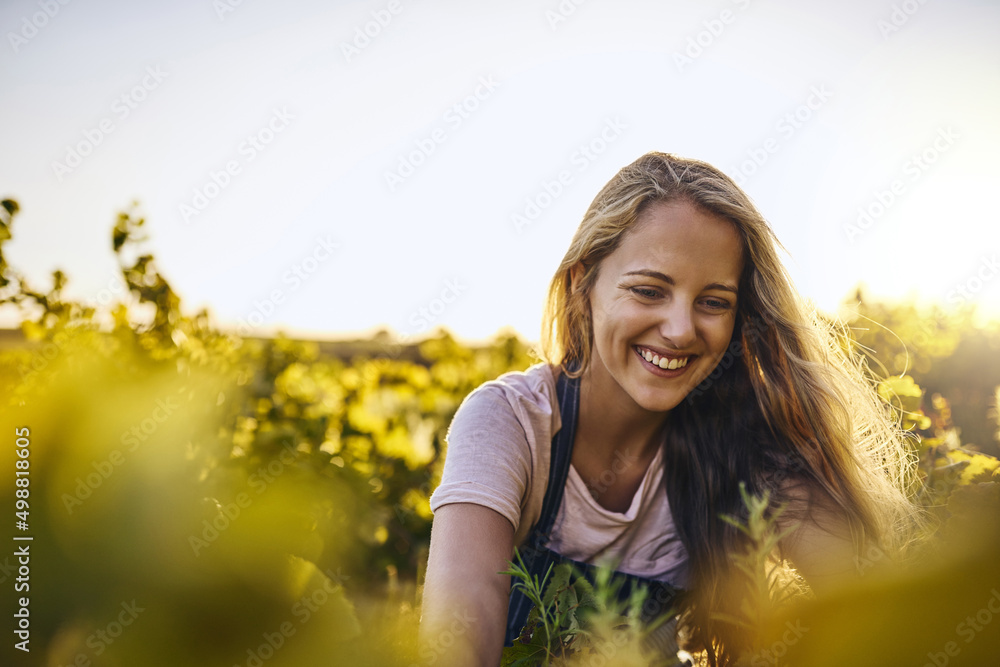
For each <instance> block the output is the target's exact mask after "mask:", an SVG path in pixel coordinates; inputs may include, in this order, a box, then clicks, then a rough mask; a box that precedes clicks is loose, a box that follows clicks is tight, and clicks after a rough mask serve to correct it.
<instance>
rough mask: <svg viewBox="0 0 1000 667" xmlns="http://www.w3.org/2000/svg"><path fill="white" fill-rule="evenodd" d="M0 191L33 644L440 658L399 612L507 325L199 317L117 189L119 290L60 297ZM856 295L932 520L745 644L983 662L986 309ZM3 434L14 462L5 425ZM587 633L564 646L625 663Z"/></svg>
mask: <svg viewBox="0 0 1000 667" xmlns="http://www.w3.org/2000/svg"><path fill="white" fill-rule="evenodd" d="M17 213H18V207H17V204H16V203H15V202H13V201H11V200H6V201H4V202H3V209H2V210H0V308H4V309H13V310H15V311H16V312H17V313H19V316H20V318H21V320H22V324H21V333H22V336H23V338H18V339H16V340H15V341H14V343H12V344H9V345H6V346H4V347H3V348H0V396H2V400H3V404H4V405H3V413H2V418H0V422H2V424H0V433H3V434H4V437H5V438H9V439H13V437H14V436H13V434H14V432H15V428H17V429H21V428H27V429H29V432H30V455H28V456H26V457H24V458H25V459H26V460H28V461H29V462H30V468H26V469H30V487H26V488H30V495H29V494H27V493H25V494H21V495H18V494H17V492H16V488H15V486H13V485H8V484H7V483H6V482H5V484H4V485H3V487H2V488H3V491H2V493H0V502H2V503H3V507H5V508H6V507H14V506H15V503H16V501H17V500H18V499H22V500H25V503H24V512H25V518H26V519H27V521H26V522H25V523H26V524H27V525H28V526H30V528H27V529H26V533H30V535H32V536H33V542H32V547H31V549H32V551H31V554H32V558H31V588H30V627H31V639H30V648H31V654H32V656H33V657H34V656H40V657H39V658H38V660H39V662H38V664H46V665H75V666H80V667H86V666H88V665H171V666H173V665H194V666H197V665H245V666H246V667H260V666H261V665H268V666H269V667H270V666H272V665H273V666H278V665H295V666H301V665H321V664H344V665H396V664H398V665H410V664H412V663H415V662H420V661H422V662H423V663H434V662H435V661H437V659H438V653H437V651H438V649H437V648H435V647H431V648H429V649H428V648H426V647H425V648H424V649H423V650H419V649H418V648H417V645H416V626H417V623H418V620H419V600H420V597H419V593H420V589H419V584H420V582H421V581H422V573H423V572H422V571H423V564H424V561H425V560H426V554H427V544H428V541H429V536H430V524H431V513H430V508H429V502H428V501H429V497H430V494H431V492H432V491H433V489H434V488H435V485H436V484H437V482H438V480H439V478H440V473H441V468H442V464H443V460H444V455H445V449H446V443H445V435H446V433H447V428H448V425H449V423H450V421H451V418H452V416H453V415H454V413H455V411H456V409H457V408H458V406H459V404H460V403H461V401H462V399H463V398H464V397H465V396H466V395H467V394H468V393H469V392H471V391H472V390H473V389H474V388H475V387H477V386H479V385H480V384H481V383H483V382H485V381H487V380H490V379H493V378H495V377H497V376H499V375H500V374H502V373H504V372H507V371H511V370H523V369H525V368H527V367H528V366H530V365H531V364H533V363H537V361H538V359H537V357H536V356H534V355H533V352H532V349H531V348H530V346H529V345H528V344H526V343H524V342H523V341H521V340H520V339H518V338H517V337H516V336H515V335H513V334H502V335H499V336H497V337H496V338H495V339H494V340H493V341H492V343H491V344H489V345H486V346H482V347H476V348H473V347H469V346H466V345H463V344H460V343H459V342H457V341H456V340H455V339H453V338H452V337H451V336H450V335H449V334H448V333H447V332H445V331H438V332H437V333H436V334H435V335H434V336H432V337H430V338H427V339H425V340H423V341H420V342H419V343H415V344H408V345H403V344H401V343H399V342H397V341H396V340H395V339H394V337H393V336H392V334H391V333H388V332H387V333H385V334H384V335H380V336H377V337H375V338H373V339H372V340H369V341H359V342H354V343H351V344H346V343H345V344H342V345H337V344H323V345H320V344H318V343H315V342H307V341H296V340H291V339H288V338H285V337H278V338H275V339H253V338H246V337H241V336H238V335H235V334H233V333H230V332H225V331H222V330H220V329H219V328H217V327H216V326H215V325H214V324H213V322H212V317H211V314H210V313H208V312H204V311H203V312H198V313H194V314H191V313H186V312H185V311H184V310H183V309H182V304H181V300H180V298H179V296H178V295H177V294H176V293H175V292H174V291H173V289H172V288H171V286H170V284H169V282H168V280H167V278H166V277H165V276H163V275H162V274H161V273H159V271H158V269H157V267H156V263H155V260H154V258H153V256H152V255H151V254H149V253H148V252H147V250H146V248H145V245H144V243H145V241H144V239H143V231H144V225H145V222H144V220H143V219H142V218H141V217H139V216H138V215H137V214H136V213H135V212H134V211H126V212H123V213H121V214H119V215H118V217H117V220H116V221H115V223H114V225H113V229H112V234H111V243H112V247H113V249H114V251H115V254H116V257H117V258H118V261H119V263H120V268H121V275H122V278H123V280H124V282H125V285H126V286H127V291H128V293H127V294H125V295H123V297H122V299H121V300H120V302H119V303H115V304H110V305H109V306H108V307H107V308H106V309H104V310H98V309H95V308H93V307H88V306H86V305H84V304H82V303H78V302H75V301H72V300H68V299H65V298H64V296H63V291H64V289H65V287H66V285H67V284H68V277H67V276H66V275H64V274H62V273H61V272H59V271H56V272H54V273H53V275H52V282H51V285H50V286H48V287H47V288H46V289H41V290H40V289H37V288H34V287H32V286H30V285H28V283H27V281H26V279H25V278H24V277H23V276H22V275H21V274H20V273H19V272H18V271H17V270H16V268H15V265H16V262H14V261H12V259H11V258H9V257H7V256H5V255H4V253H3V251H4V243H5V242H6V241H8V240H9V239H10V238H11V235H12V232H13V231H14V227H15V225H16V218H17ZM853 303H854V305H855V309H854V310H855V314H854V315H852V319H851V320H850V322H849V325H850V327H851V330H852V333H853V335H854V339H855V341H856V342H855V345H856V346H857V349H858V350H860V351H865V352H866V353H867V354H869V355H870V356H871V359H872V361H871V366H872V367H873V369H874V370H875V371H876V372H877V373H878V374H879V375H880V376H881V377H882V378H884V379H883V380H882V381H881V382H880V384H879V391H880V392H881V394H882V396H883V398H884V399H885V401H886V405H887V408H886V409H887V410H894V411H895V412H896V413H897V414H898V415H899V416H900V419H901V423H902V425H903V426H904V427H905V428H907V429H908V430H909V432H910V435H911V436H912V438H911V442H912V443H913V448H914V452H915V454H916V455H917V456H919V458H920V465H921V471H922V476H923V478H924V485H923V486H922V487H921V488H920V489H919V490H917V491H916V492H915V493H916V496H917V498H918V500H919V501H920V502H921V503H922V504H923V505H925V506H926V507H927V509H928V512H929V514H930V516H931V517H932V518H933V520H934V521H933V523H932V528H931V531H932V534H930V535H929V536H928V540H927V542H926V544H923V545H921V546H920V547H919V549H920V551H919V553H920V557H919V558H918V559H916V560H915V563H916V564H915V565H914V566H913V567H912V568H910V569H908V570H906V571H905V572H898V571H893V570H892V569H891V568H888V567H886V565H887V564H886V563H883V562H881V561H880V554H878V553H873V554H869V556H870V558H868V559H865V560H862V561H859V562H858V564H857V565H858V569H859V571H860V572H861V573H862V575H863V576H862V577H861V578H860V584H859V586H858V587H857V589H851V590H845V591H844V593H843V595H842V596H840V597H838V598H837V599H836V600H832V601H831V600H828V601H826V602H823V603H811V602H809V601H808V600H806V601H804V602H802V603H801V604H800V605H796V606H793V607H790V608H788V609H782V610H780V611H778V612H776V613H775V614H773V615H772V616H771V617H769V618H767V619H765V620H764V623H763V625H762V629H761V634H760V646H761V650H760V652H758V653H757V654H755V655H754V656H747V661H746V664H752V665H757V664H760V665H764V664H798V665H838V666H839V665H847V664H852V665H860V664H872V665H895V664H900V665H902V664H906V665H923V664H925V663H927V664H934V665H937V666H938V667H941V665H944V664H968V665H978V664H990V663H989V660H990V659H994V658H995V656H996V655H997V654H1000V639H998V638H1000V617H998V618H994V616H995V615H997V614H1000V611H995V609H996V610H1000V606H997V605H994V604H993V602H991V601H992V600H993V599H994V598H993V596H994V595H995V596H996V602H997V603H998V604H1000V593H998V592H997V588H998V587H1000V563H998V561H997V559H996V554H997V553H1000V469H998V463H997V460H996V458H995V456H996V455H997V453H998V449H997V440H996V436H997V431H998V425H997V421H998V419H1000V418H998V417H997V408H996V405H997V385H1000V326H998V325H997V323H980V322H978V321H977V320H976V316H975V313H974V312H973V311H972V310H970V309H966V310H963V311H960V312H946V311H943V310H933V309H931V310H928V309H920V308H918V307H917V306H915V305H912V304H903V305H892V306H889V305H884V304H875V303H870V302H869V301H867V300H866V299H865V298H864V296H863V294H861V293H859V294H858V295H857V297H856V298H855V299H854V300H853ZM0 452H2V454H0V461H2V463H3V466H4V470H5V471H11V470H14V469H15V464H16V461H17V459H18V454H17V453H16V452H15V448H14V447H13V446H8V444H7V441H5V444H4V446H3V447H2V448H0ZM25 466H27V464H25ZM4 474H5V475H8V473H7V472H5V473H4ZM22 496H24V497H22ZM11 530H12V531H13V530H14V528H13V527H12V528H11ZM8 554H9V552H8ZM4 555H6V556H7V559H8V560H7V561H3V558H4ZM4 555H0V565H2V566H3V567H2V569H0V577H2V579H3V581H4V583H3V585H4V587H7V586H11V585H12V581H13V578H14V572H15V571H16V570H15V569H14V568H13V567H12V566H11V563H12V562H13V556H10V555H7V554H4ZM4 599H5V601H6V600H8V599H9V596H5V597H4ZM15 604H16V603H15ZM981 610H986V613H985V614H984V613H981ZM16 612H17V608H16V607H13V608H12V607H5V614H4V615H5V618H8V619H10V618H12V616H13V615H14V614H15V613H16ZM987 616H988V618H987ZM967 618H968V619H971V621H966V619H967ZM991 622H992V625H991ZM790 627H794V628H800V629H801V630H800V632H799V634H798V635H795V641H794V642H792V641H790V639H789V637H790V636H791V635H789V632H790V631H789V630H788V628H790ZM976 628H979V629H978V630H977V629H976ZM5 650H6V649H5ZM602 650H603V649H601V648H600V647H592V648H590V651H591V652H590V653H588V654H587V655H584V654H582V653H581V654H580V655H578V656H577V658H578V659H581V660H583V659H584V658H586V660H583V661H582V662H581V663H580V664H622V663H621V662H615V661H614V659H611V661H610V662H608V661H607V660H608V658H609V657H610V656H609V655H608V654H606V653H602V652H601V651H602ZM625 654H626V652H624V651H623V652H621V653H620V654H619V655H620V656H624V655H625ZM628 655H629V656H631V657H630V658H629V660H639V659H640V658H638V657H636V656H638V655H639V653H637V652H632V653H628ZM596 658H601V659H603V660H605V662H603V663H600V662H595V661H594V660H595V659H596ZM622 659H623V660H624V658H622ZM779 659H780V662H779ZM629 664H639V663H635V662H630V663H629ZM642 664H646V663H642Z"/></svg>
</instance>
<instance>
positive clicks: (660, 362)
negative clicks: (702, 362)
mask: <svg viewBox="0 0 1000 667" xmlns="http://www.w3.org/2000/svg"><path fill="white" fill-rule="evenodd" d="M639 353H640V354H641V355H642V358H643V359H645V360H646V361H648V362H649V363H651V364H656V365H657V366H659V367H660V368H662V369H664V370H675V369H678V368H684V367H685V366H687V363H688V360H689V359H690V357H681V358H680V359H668V358H667V357H661V356H660V355H658V354H655V353H653V352H650V351H649V350H643V349H640V350H639Z"/></svg>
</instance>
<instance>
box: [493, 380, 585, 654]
mask: <svg viewBox="0 0 1000 667" xmlns="http://www.w3.org/2000/svg"><path fill="white" fill-rule="evenodd" d="M579 396H580V378H567V377H566V375H565V374H564V373H560V374H559V379H558V380H557V381H556V397H557V399H558V401H559V415H560V421H561V422H562V425H561V426H560V427H559V430H558V431H557V432H556V434H555V435H554V436H552V445H551V454H550V456H549V478H548V485H547V486H546V487H545V496H544V498H543V500H542V511H541V515H540V516H539V518H538V521H537V522H535V525H534V526H533V527H532V529H531V532H530V533H529V534H528V537H527V539H525V541H524V544H522V545H521V546H520V547H519V548H518V550H517V551H518V554H519V556H520V559H521V561H522V562H523V563H524V566H525V568H526V569H527V571H528V573H529V574H531V575H532V576H536V577H538V580H539V581H541V579H542V578H543V577H544V576H545V573H546V571H547V570H548V568H549V566H550V565H555V564H557V563H558V562H560V560H561V558H560V556H559V555H558V554H556V553H554V552H552V551H550V550H549V549H548V547H547V546H546V545H547V544H548V536H549V531H550V530H551V529H552V524H553V523H555V520H556V515H557V514H558V513H559V505H560V504H561V503H562V497H563V489H564V488H565V487H566V476H567V475H568V474H569V465H570V461H571V460H572V458H573V434H574V433H575V432H576V416H577V407H578V403H579ZM512 583H513V582H512ZM531 607H532V603H531V601H530V600H529V599H528V598H527V597H526V596H525V595H524V593H523V592H521V590H520V589H517V588H513V587H512V589H511V593H510V600H509V604H508V607H507V632H506V636H505V642H504V643H505V644H506V645H507V646H510V645H511V642H513V641H514V639H516V638H517V636H518V635H519V634H520V632H521V628H522V627H523V626H524V623H525V621H526V619H527V618H528V612H529V611H530V610H531Z"/></svg>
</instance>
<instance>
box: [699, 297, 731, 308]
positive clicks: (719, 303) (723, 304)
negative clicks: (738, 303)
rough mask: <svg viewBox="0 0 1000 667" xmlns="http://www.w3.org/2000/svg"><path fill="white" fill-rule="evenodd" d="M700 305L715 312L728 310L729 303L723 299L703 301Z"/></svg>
mask: <svg viewBox="0 0 1000 667" xmlns="http://www.w3.org/2000/svg"><path fill="white" fill-rule="evenodd" d="M702 303H704V304H705V305H706V306H708V307H709V308H712V309H715V310H726V309H728V308H729V302H728V301H726V300H725V299H705V300H704V301H703V302H702Z"/></svg>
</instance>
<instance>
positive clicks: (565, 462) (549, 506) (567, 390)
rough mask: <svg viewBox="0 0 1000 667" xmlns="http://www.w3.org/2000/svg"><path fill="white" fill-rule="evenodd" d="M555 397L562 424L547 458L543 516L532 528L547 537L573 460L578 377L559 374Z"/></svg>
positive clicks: (577, 407) (578, 395) (557, 511)
mask: <svg viewBox="0 0 1000 667" xmlns="http://www.w3.org/2000/svg"><path fill="white" fill-rule="evenodd" d="M556 395H557V396H558V398H559V417H560V421H561V422H562V426H560V428H559V431H558V432H557V433H556V434H555V436H553V438H552V453H551V455H550V456H549V482H548V486H547V487H546V489H545V499H544V500H543V501H542V513H541V515H540V516H539V517H538V523H536V524H535V529H536V531H537V532H538V533H540V534H541V535H543V536H547V535H548V533H549V531H550V530H552V524H553V523H555V520H556V515H557V514H558V513H559V505H560V504H562V498H563V490H564V489H565V488H566V476H567V475H568V474H569V464H570V462H571V461H572V459H573V436H574V435H575V434H576V418H577V412H578V409H579V406H580V401H579V398H580V378H578V377H577V378H568V377H566V375H565V374H564V373H560V374H559V380H558V381H557V382H556Z"/></svg>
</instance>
